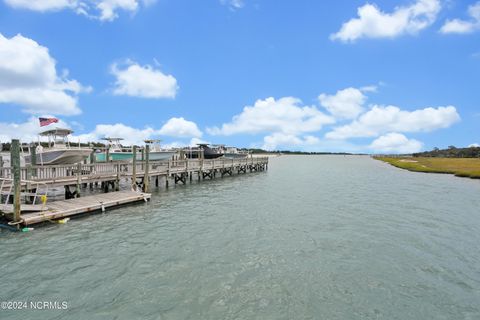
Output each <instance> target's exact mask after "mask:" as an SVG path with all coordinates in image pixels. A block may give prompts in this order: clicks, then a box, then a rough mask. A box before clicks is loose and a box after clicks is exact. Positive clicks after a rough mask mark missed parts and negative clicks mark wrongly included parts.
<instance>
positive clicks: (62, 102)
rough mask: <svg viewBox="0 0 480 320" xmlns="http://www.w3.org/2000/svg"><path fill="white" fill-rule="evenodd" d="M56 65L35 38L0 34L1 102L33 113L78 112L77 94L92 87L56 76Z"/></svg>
mask: <svg viewBox="0 0 480 320" xmlns="http://www.w3.org/2000/svg"><path fill="white" fill-rule="evenodd" d="M55 65H56V62H55V60H54V59H53V58H52V57H51V56H50V54H49V52H48V48H46V47H44V46H42V45H40V44H38V43H37V42H35V41H34V40H32V39H29V38H26V37H24V36H22V35H20V34H18V35H16V36H14V37H12V38H10V39H9V38H6V37H4V36H3V35H2V34H0V103H5V104H15V105H19V106H21V107H22V109H23V111H24V112H27V113H32V114H43V113H52V114H56V115H75V114H79V113H81V110H80V108H79V106H78V101H77V100H78V98H77V95H78V94H79V93H81V92H88V91H90V90H91V88H89V87H83V86H82V85H81V84H80V83H78V82H77V81H76V80H69V79H67V78H66V77H65V76H59V75H58V74H57V70H56V66H55ZM65 74H67V73H66V72H65Z"/></svg>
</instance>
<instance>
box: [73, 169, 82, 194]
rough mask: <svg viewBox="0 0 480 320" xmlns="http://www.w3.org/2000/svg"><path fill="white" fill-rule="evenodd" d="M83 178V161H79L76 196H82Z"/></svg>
mask: <svg viewBox="0 0 480 320" xmlns="http://www.w3.org/2000/svg"><path fill="white" fill-rule="evenodd" d="M81 180H82V163H81V162H79V163H77V185H76V187H75V197H76V198H80V182H81Z"/></svg>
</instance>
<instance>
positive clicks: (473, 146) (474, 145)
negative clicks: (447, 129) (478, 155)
mask: <svg viewBox="0 0 480 320" xmlns="http://www.w3.org/2000/svg"><path fill="white" fill-rule="evenodd" d="M468 147H469V148H479V147H480V144H478V143H472V144H470V145H468Z"/></svg>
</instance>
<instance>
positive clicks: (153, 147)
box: [96, 138, 177, 162]
mask: <svg viewBox="0 0 480 320" xmlns="http://www.w3.org/2000/svg"><path fill="white" fill-rule="evenodd" d="M104 140H107V141H108V146H107V148H108V160H109V161H132V160H133V150H132V148H125V147H123V146H122V145H121V143H120V142H121V141H122V140H123V138H104ZM145 144H146V145H149V146H150V153H149V160H169V159H170V158H171V157H172V156H173V155H174V154H175V153H176V152H177V151H176V150H173V149H162V147H161V146H160V140H145ZM96 157H97V162H105V159H106V154H105V152H101V153H97V154H96ZM137 160H142V152H141V151H140V150H139V152H137Z"/></svg>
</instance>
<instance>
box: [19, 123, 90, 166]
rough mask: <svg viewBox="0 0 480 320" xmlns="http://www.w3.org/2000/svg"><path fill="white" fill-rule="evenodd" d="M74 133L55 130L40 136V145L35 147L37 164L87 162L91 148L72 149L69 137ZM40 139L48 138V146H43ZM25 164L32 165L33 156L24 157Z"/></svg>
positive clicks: (59, 129)
mask: <svg viewBox="0 0 480 320" xmlns="http://www.w3.org/2000/svg"><path fill="white" fill-rule="evenodd" d="M72 133H73V131H72V130H70V129H62V128H55V129H50V130H46V131H43V132H41V133H40V134H39V142H38V145H37V146H35V163H36V164H37V165H55V164H74V163H79V162H82V161H83V160H85V159H86V158H87V157H88V156H89V155H90V154H91V153H92V151H93V150H92V149H91V148H84V147H81V146H80V143H79V144H78V147H72V146H71V145H70V142H69V141H68V136H69V135H70V134H72ZM40 137H47V138H48V143H47V146H46V147H44V146H42V143H41V141H40ZM24 158H25V163H26V164H31V163H32V161H31V160H32V159H31V155H30V154H27V155H25V156H24Z"/></svg>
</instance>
